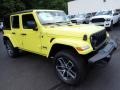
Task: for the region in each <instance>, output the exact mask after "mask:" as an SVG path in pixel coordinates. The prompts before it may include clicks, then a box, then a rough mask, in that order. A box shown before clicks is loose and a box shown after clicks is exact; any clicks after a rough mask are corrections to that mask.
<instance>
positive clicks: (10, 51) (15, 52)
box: [5, 40, 19, 58]
mask: <svg viewBox="0 0 120 90" xmlns="http://www.w3.org/2000/svg"><path fill="white" fill-rule="evenodd" d="M5 46H6V49H7V53H8V55H9V56H10V57H12V58H15V57H17V56H18V54H19V50H18V49H17V48H14V47H13V45H12V43H11V42H10V40H5Z"/></svg>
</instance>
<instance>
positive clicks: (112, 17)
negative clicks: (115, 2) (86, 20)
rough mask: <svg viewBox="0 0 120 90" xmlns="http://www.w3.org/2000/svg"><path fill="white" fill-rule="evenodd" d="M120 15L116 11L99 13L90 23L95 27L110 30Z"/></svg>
mask: <svg viewBox="0 0 120 90" xmlns="http://www.w3.org/2000/svg"><path fill="white" fill-rule="evenodd" d="M119 18H120V14H119V13H118V12H116V10H109V11H100V12H98V13H96V15H95V16H94V17H92V18H91V19H90V23H93V24H95V25H99V26H104V27H105V28H106V29H109V30H111V29H112V27H113V24H116V23H118V22H119Z"/></svg>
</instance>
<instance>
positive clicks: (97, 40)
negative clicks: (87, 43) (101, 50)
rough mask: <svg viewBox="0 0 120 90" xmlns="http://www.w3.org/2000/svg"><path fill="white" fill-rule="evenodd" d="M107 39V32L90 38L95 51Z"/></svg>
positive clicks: (103, 31) (98, 33) (101, 32)
mask: <svg viewBox="0 0 120 90" xmlns="http://www.w3.org/2000/svg"><path fill="white" fill-rule="evenodd" d="M106 37H107V35H106V31H105V30H102V31H100V32H97V33H95V34H93V35H91V37H90V38H91V44H92V47H93V49H96V48H97V47H98V46H100V45H101V44H102V43H103V42H104V41H105V40H106Z"/></svg>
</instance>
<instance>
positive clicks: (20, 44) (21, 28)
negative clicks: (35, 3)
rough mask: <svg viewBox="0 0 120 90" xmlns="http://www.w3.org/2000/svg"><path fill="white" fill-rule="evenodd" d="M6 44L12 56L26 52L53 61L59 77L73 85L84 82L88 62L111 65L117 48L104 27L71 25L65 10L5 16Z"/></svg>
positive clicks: (25, 12) (30, 11)
mask: <svg viewBox="0 0 120 90" xmlns="http://www.w3.org/2000/svg"><path fill="white" fill-rule="evenodd" d="M3 41H4V45H5V47H6V50H7V52H8V55H9V56H10V57H13V58H14V57H17V56H18V55H19V50H25V51H28V52H32V53H36V54H39V55H42V56H45V57H47V58H51V59H52V60H54V62H55V69H56V72H57V75H58V77H59V78H60V79H61V80H62V81H63V82H65V83H67V84H72V85H74V84H78V83H79V82H80V81H82V80H83V79H84V77H85V74H86V67H87V65H88V63H90V64H94V63H96V62H106V63H107V62H109V60H110V56H111V54H112V52H113V50H114V49H115V48H116V47H117V45H116V43H115V42H114V41H113V40H111V39H110V38H109V35H108V33H107V32H106V30H105V29H104V28H103V27H100V26H95V25H83V24H81V25H75V24H71V23H70V21H69V19H68V18H67V16H66V14H65V13H64V12H63V11H61V10H26V11H20V12H16V13H13V14H10V15H8V16H5V17H4V35H3ZM88 56H89V58H84V57H88ZM51 59H50V60H51ZM21 67H22V65H21ZM48 76H49V75H48Z"/></svg>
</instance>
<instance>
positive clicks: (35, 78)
mask: <svg viewBox="0 0 120 90" xmlns="http://www.w3.org/2000/svg"><path fill="white" fill-rule="evenodd" d="M109 33H110V36H111V38H113V39H115V40H116V41H117V43H118V48H117V50H116V51H115V52H114V53H113V55H112V58H111V61H110V62H109V64H108V65H107V66H106V67H104V68H97V67H94V68H91V69H90V71H89V73H88V74H87V78H86V79H85V80H84V82H83V83H81V84H80V85H79V86H69V85H66V84H63V83H62V82H61V81H60V80H59V79H58V77H57V76H56V73H55V69H54V63H53V62H52V61H49V60H48V59H46V58H45V57H42V56H39V55H36V54H32V53H24V54H22V55H21V56H19V57H18V58H14V59H13V58H10V57H9V56H8V55H7V52H6V49H5V47H4V45H3V42H2V34H0V90H120V25H118V26H115V27H114V29H113V30H112V31H109Z"/></svg>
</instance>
